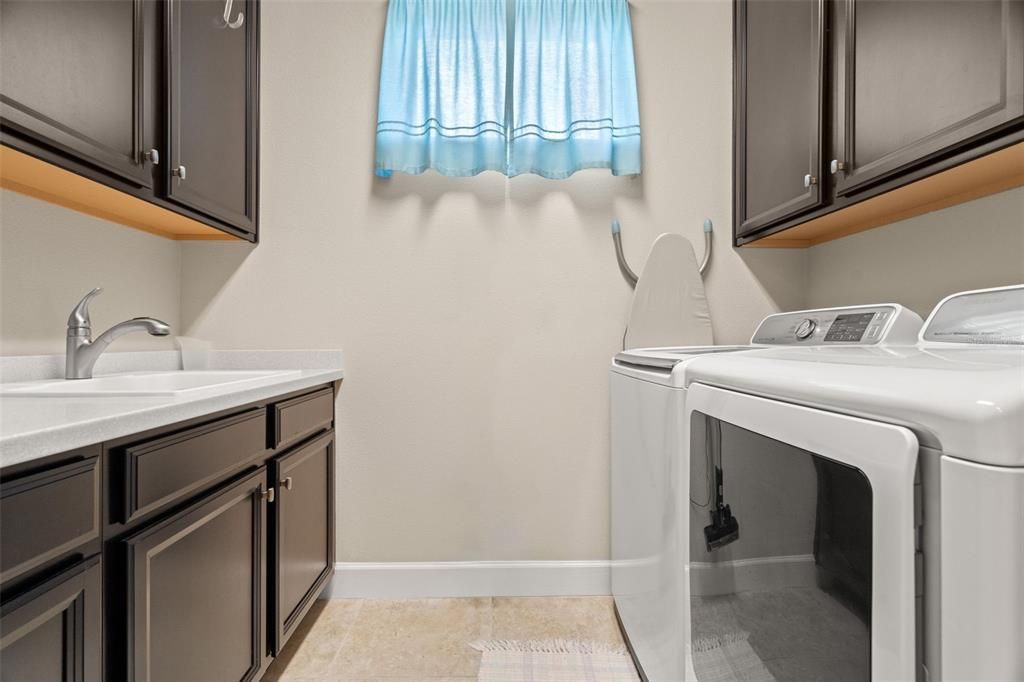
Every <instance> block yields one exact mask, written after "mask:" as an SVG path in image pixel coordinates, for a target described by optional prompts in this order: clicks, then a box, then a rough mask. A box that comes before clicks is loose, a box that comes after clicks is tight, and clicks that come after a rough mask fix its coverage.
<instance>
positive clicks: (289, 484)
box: [281, 476, 295, 490]
mask: <svg viewBox="0 0 1024 682" xmlns="http://www.w3.org/2000/svg"><path fill="white" fill-rule="evenodd" d="M281 485H283V486H284V487H285V489H286V490H291V489H292V486H293V485H295V483H294V482H293V481H292V477H291V476H289V477H288V478H286V479H284V480H283V481H281Z"/></svg>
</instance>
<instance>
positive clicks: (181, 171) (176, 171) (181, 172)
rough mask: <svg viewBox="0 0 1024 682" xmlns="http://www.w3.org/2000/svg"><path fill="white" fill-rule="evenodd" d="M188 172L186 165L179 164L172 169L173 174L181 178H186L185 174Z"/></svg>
mask: <svg viewBox="0 0 1024 682" xmlns="http://www.w3.org/2000/svg"><path fill="white" fill-rule="evenodd" d="M187 172H188V171H187V169H186V168H185V166H184V165H182V166H178V167H177V168H172V169H171V175H175V176H177V177H178V178H179V179H181V180H184V179H185V175H186V173H187Z"/></svg>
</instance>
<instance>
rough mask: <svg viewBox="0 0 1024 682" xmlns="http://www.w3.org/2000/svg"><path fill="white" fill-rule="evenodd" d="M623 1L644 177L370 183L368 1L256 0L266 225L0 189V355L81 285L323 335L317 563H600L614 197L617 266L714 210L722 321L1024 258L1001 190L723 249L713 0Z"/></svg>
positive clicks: (24, 340) (726, 62)
mask: <svg viewBox="0 0 1024 682" xmlns="http://www.w3.org/2000/svg"><path fill="white" fill-rule="evenodd" d="M630 4H631V7H632V13H633V19H634V30H635V39H636V52H637V60H638V67H639V69H638V70H639V76H640V96H641V112H642V116H643V129H644V135H645V138H644V140H645V142H644V145H645V147H644V153H645V172H644V177H643V179H641V180H628V179H623V178H612V177H610V176H608V175H607V174H606V173H601V172H587V173H581V174H579V175H577V176H575V177H574V178H571V179H569V180H567V181H561V182H555V181H546V180H542V179H539V178H535V177H520V178H515V179H513V180H505V179H503V178H501V177H498V176H495V175H494V174H485V175H483V176H479V177H477V178H468V179H445V178H441V177H439V176H436V175H432V174H427V175H423V176H420V177H402V176H396V177H395V178H393V179H391V180H389V181H381V180H375V179H374V178H373V176H372V173H371V169H372V154H373V127H374V122H375V115H376V96H377V85H376V80H377V75H378V68H379V50H380V42H381V36H382V32H383V21H384V7H385V4H384V0H340V1H337V2H300V1H297V0H270V1H269V2H266V3H265V4H264V5H263V23H262V29H263V45H262V74H261V75H262V86H263V92H262V131H261V133H262V164H263V165H262V184H261V211H262V214H261V230H262V243H261V245H260V246H259V247H256V248H254V247H251V246H248V245H244V244H232V243H223V244H222V243H216V244H215V243H192V244H186V245H184V246H180V245H179V244H177V243H174V242H170V241H165V240H162V239H160V238H157V237H152V236H150V235H146V234H143V233H140V232H136V231H134V230H130V229H126V228H123V227H119V226H114V225H110V224H108V223H104V222H102V221H99V220H96V219H93V218H89V217H85V216H82V215H79V214H76V213H72V212H70V211H66V210H64V209H61V208H57V207H53V206H49V205H46V204H42V203H40V202H37V201H35V200H32V199H28V198H25V197H21V196H19V195H14V194H11V193H8V192H2V193H0V209H2V214H0V250H2V252H0V253H2V255H0V259H2V260H0V266H2V275H0V287H2V292H0V304H2V307H3V311H2V316H0V324H2V328H0V344H2V352H3V353H5V354H13V353H40V352H61V350H62V348H63V325H64V321H65V319H66V316H67V311H68V309H69V308H70V306H71V305H72V304H73V303H74V302H75V301H76V300H77V298H78V296H79V295H80V294H81V293H84V292H85V291H86V290H87V289H88V288H89V287H91V286H93V285H95V284H100V285H103V286H106V287H107V293H105V294H104V296H103V297H102V298H101V299H99V300H97V302H96V305H95V308H94V319H95V321H96V324H97V326H98V327H99V326H103V325H106V324H110V323H113V322H116V321H118V320H120V319H123V318H125V317H129V316H133V315H139V314H151V315H155V316H158V317H163V318H164V319H167V321H168V322H170V323H171V324H172V326H173V327H174V329H175V331H178V332H180V331H181V330H185V333H189V334H192V335H195V336H203V337H207V338H209V339H211V340H213V341H214V342H215V343H216V344H217V345H218V346H219V347H221V348H337V347H341V348H344V349H345V351H346V364H347V372H348V378H347V379H346V381H345V384H344V388H343V390H342V398H341V400H340V405H339V415H338V417H339V420H338V424H339V429H338V434H339V454H340V457H341V460H340V467H339V489H338V504H339V515H338V537H339V559H341V560H347V561H358V560H367V561H397V560H421V561H425V560H460V559H491V560H500V559H595V558H604V557H607V554H608V547H607V537H608V521H607V519H608V480H607V471H608V443H607V428H608V426H607V409H608V408H607V400H608V398H607V377H606V371H605V367H606V366H607V363H608V360H609V357H610V356H611V355H612V353H613V352H614V351H615V350H616V349H617V348H618V344H619V341H620V339H621V333H622V327H623V324H624V322H625V317H626V312H627V306H628V302H629V296H630V290H629V288H628V287H627V285H626V284H625V283H624V282H623V280H622V278H621V277H620V275H619V273H618V270H617V268H616V266H615V261H614V255H613V249H612V244H611V240H610V237H609V232H608V223H609V221H610V220H611V218H612V217H619V218H620V219H621V220H622V222H623V229H624V242H625V247H626V251H627V254H628V255H629V256H630V260H631V261H632V263H633V266H634V268H636V269H639V268H640V267H641V266H642V264H643V256H644V254H645V253H646V250H647V249H648V248H649V245H650V243H651V242H652V241H653V239H654V237H655V236H656V235H657V234H658V233H660V232H663V231H677V232H680V233H682V234H684V235H686V236H688V237H689V238H690V239H691V240H693V241H694V243H695V244H698V247H697V250H698V252H699V251H700V246H699V244H700V240H701V232H700V230H701V227H700V226H701V222H702V221H703V218H704V217H705V216H708V217H711V218H712V219H713V220H714V222H715V224H716V226H717V227H718V229H719V232H718V233H716V244H717V251H716V254H715V258H714V259H713V264H712V268H711V271H710V273H709V276H708V279H707V286H708V297H709V299H710V304H711V309H712V314H713V316H714V322H715V334H716V340H717V341H719V342H722V343H731V342H743V341H745V340H746V339H747V337H748V335H749V333H750V330H751V328H752V327H753V325H754V324H755V322H756V321H757V320H759V319H760V318H761V317H762V316H763V315H765V314H766V313H768V312H771V311H773V310H776V309H779V308H782V309H792V308H799V307H803V306H805V305H830V304H839V303H847V302H865V301H874V300H879V299H887V300H888V299H897V300H901V301H905V302H907V303H908V304H909V305H911V306H913V307H915V308H916V309H918V310H921V311H922V312H926V310H927V307H928V306H930V304H931V301H933V300H935V299H937V298H938V297H939V296H940V295H941V294H943V293H945V292H946V291H947V290H954V289H957V288H964V287H968V286H986V285H996V284H1003V283H1006V282H1007V281H1011V280H1013V279H1014V278H1016V279H1017V280H1021V279H1024V277H1022V276H1020V270H1019V269H1018V270H1016V271H1015V270H1014V263H1019V262H1020V261H1019V260H1016V261H1015V260H1014V258H1016V257H1017V256H1018V255H1019V254H1020V252H1021V241H1020V239H1021V233H1020V230H1019V221H1018V222H1016V223H1015V222H1014V221H1015V220H1017V219H1018V217H1019V216H1020V215H1021V203H1020V202H1021V191H1020V190H1018V191H1016V192H1014V193H1008V194H1005V195H1000V196H999V197H992V198H989V199H984V200H981V201H979V202H975V203H974V204H970V205H967V206H964V207H956V208H953V209H949V210H947V211H944V212H941V213H936V214H932V215H930V216H924V217H921V218H917V219H914V220H912V221H906V223H905V224H901V225H898V226H892V227H888V228H882V229H880V230H876V231H873V232H871V233H866V234H863V235H859V236H855V237H850V238H848V239H846V240H842V241H839V242H834V243H832V244H827V245H823V246H820V247H816V248H815V249H811V250H808V251H800V252H787V251H777V250H769V249H763V250H758V249H751V250H744V251H742V252H738V251H735V250H733V249H731V248H729V229H730V221H731V209H730V197H731V185H730V183H731V178H730V167H731V161H730V149H731V142H730V126H731V5H730V3H729V2H727V1H725V0H723V1H721V2H683V1H679V2H676V1H674V0H631V3H630ZM1015 227H1016V228H1017V229H1016V231H1015ZM936 235H941V236H942V238H941V239H937V238H935V237H936ZM1007 244H1008V245H1009V247H1007V246H1006V245H1007ZM880 251H883V252H882V253H879V252H880ZM908 263H909V265H908ZM1014 272H1016V273H1018V274H1017V275H1014V274H1013V273H1014ZM179 294H180V298H179ZM151 342H152V340H150V339H149V338H147V337H142V336H130V337H125V338H124V339H122V340H120V341H118V347H119V348H121V349H129V348H139V347H147V348H148V347H152V346H151ZM163 343H169V342H167V341H164V342H163Z"/></svg>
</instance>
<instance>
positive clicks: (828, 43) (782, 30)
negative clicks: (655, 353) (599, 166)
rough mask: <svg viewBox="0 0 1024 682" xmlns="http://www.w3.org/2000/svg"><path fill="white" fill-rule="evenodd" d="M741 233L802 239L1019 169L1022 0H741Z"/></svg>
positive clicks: (807, 241)
mask: <svg viewBox="0 0 1024 682" xmlns="http://www.w3.org/2000/svg"><path fill="white" fill-rule="evenodd" d="M734 102H735V105H734V106H735V116H734V128H735V130H734V137H735V154H734V199H735V221H734V242H735V244H736V245H737V246H743V245H746V244H751V245H756V246H790V247H806V246H813V245H814V244H817V243H821V242H823V241H828V240H829V239H835V238H838V237H841V236H844V235H846V234H852V233H854V232H858V231H861V230H864V229H869V228H871V227H876V226H879V225H884V224H887V223H889V222H893V221H895V220H899V219H903V218H908V217H910V216H913V215H918V214H920V213H924V212H927V211H929V210H935V209H936V208H941V207H944V206H949V205H952V204H954V203H959V202H962V201H967V200H970V199H975V198H978V197H980V196H985V195H986V194H992V193H994V192H998V191H1002V190H1005V189H1009V188H1010V187H1015V186H1019V185H1022V184H1024V144H1021V143H1022V142H1024V2H1020V1H1019V0H736V3H735V97H734Z"/></svg>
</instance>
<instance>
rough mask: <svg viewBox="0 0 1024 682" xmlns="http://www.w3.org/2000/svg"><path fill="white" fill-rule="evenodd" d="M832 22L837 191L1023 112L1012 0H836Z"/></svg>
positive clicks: (1023, 7) (1022, 20) (1023, 56)
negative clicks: (837, 76)
mask: <svg viewBox="0 0 1024 682" xmlns="http://www.w3.org/2000/svg"><path fill="white" fill-rule="evenodd" d="M835 25H836V27H837V29H839V30H838V31H837V32H836V34H835V37H836V40H837V41H839V43H838V49H837V50H836V54H837V56H838V60H839V63H838V64H837V68H838V69H841V70H842V72H843V78H842V79H837V81H836V84H837V86H838V88H839V90H838V92H837V98H836V102H837V105H838V108H837V123H838V126H839V131H838V133H839V140H838V144H837V145H836V147H835V155H834V156H833V159H834V160H835V164H832V163H831V160H830V169H829V170H830V172H831V171H832V167H833V166H834V169H835V175H836V193H837V194H839V195H840V196H842V195H847V194H851V193H854V192H857V191H859V190H862V189H864V188H865V187H867V186H869V185H871V184H872V183H876V182H878V181H879V180H883V179H885V178H887V177H890V176H892V175H894V174H897V173H899V172H900V170H902V169H906V168H909V167H912V166H914V165H915V164H919V163H922V162H925V161H927V160H928V159H929V157H932V156H934V155H936V154H942V153H948V152H950V151H952V150H955V149H957V148H959V147H962V146H963V145H965V144H968V143H970V141H971V140H973V139H976V138H978V137H980V136H983V135H986V134H991V133H992V132H993V131H998V130H999V129H1000V128H1001V127H1003V126H1006V125H1007V124H1013V123H1015V122H1019V121H1020V120H1021V117H1022V116H1024V96H1022V88H1024V40H1022V35H1021V32H1022V30H1024V3H1022V2H1020V1H1019V0H968V1H960V2H952V1H950V0H841V1H840V2H838V3H837V5H836V22H835ZM841 168H842V170H840V169H841Z"/></svg>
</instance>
